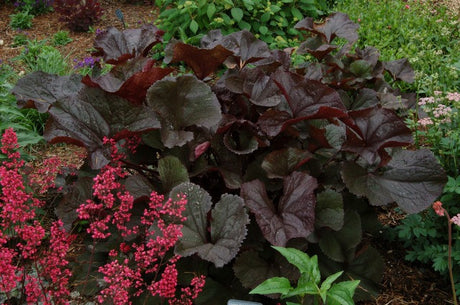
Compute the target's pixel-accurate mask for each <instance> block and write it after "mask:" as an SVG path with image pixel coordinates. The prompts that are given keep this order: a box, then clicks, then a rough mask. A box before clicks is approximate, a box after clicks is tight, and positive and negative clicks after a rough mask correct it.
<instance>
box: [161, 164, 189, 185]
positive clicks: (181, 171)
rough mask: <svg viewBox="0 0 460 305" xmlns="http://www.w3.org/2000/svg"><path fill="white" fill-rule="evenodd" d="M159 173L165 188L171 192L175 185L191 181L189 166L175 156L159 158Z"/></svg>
mask: <svg viewBox="0 0 460 305" xmlns="http://www.w3.org/2000/svg"><path fill="white" fill-rule="evenodd" d="M158 174H159V175H160V180H161V182H162V186H163V190H164V191H167V192H169V191H170V190H171V189H172V188H173V187H174V186H176V185H178V184H180V183H182V182H187V181H189V178H188V171H187V168H186V167H185V166H184V165H183V164H182V162H181V161H180V160H179V159H178V158H177V157H174V156H166V157H164V158H162V159H160V160H158Z"/></svg>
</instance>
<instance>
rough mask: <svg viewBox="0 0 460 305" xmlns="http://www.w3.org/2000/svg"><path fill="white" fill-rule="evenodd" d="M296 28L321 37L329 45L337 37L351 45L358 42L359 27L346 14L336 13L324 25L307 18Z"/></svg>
mask: <svg viewBox="0 0 460 305" xmlns="http://www.w3.org/2000/svg"><path fill="white" fill-rule="evenodd" d="M295 28H296V29H298V30H306V31H309V32H312V33H314V34H318V35H321V36H322V37H323V38H324V40H325V41H326V42H327V43H330V42H331V41H332V40H334V38H335V37H340V38H344V39H346V40H348V42H350V43H353V42H356V41H357V40H358V32H357V30H358V28H359V25H358V24H356V23H354V22H353V21H351V20H350V18H349V17H348V16H347V15H346V14H344V13H334V14H332V15H331V16H329V17H328V18H326V20H325V21H324V22H322V23H315V22H314V21H313V18H305V19H303V20H301V21H299V22H298V23H297V24H296V25H295Z"/></svg>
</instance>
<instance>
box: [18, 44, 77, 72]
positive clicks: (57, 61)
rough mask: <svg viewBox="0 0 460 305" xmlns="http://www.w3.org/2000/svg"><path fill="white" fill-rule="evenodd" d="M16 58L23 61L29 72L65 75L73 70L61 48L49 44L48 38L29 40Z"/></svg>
mask: <svg viewBox="0 0 460 305" xmlns="http://www.w3.org/2000/svg"><path fill="white" fill-rule="evenodd" d="M15 60H19V61H21V62H22V63H23V64H24V65H25V68H26V70H27V71H28V72H33V71H44V72H47V73H51V74H58V75H65V74H68V73H69V72H70V70H71V68H70V67H69V65H68V63H67V61H66V59H65V58H64V57H63V56H62V55H61V53H60V52H59V50H58V49H56V48H54V47H52V46H49V45H47V44H46V40H41V41H38V40H29V41H28V43H27V45H25V46H24V49H23V51H22V52H21V54H20V55H19V56H18V57H16V58H15Z"/></svg>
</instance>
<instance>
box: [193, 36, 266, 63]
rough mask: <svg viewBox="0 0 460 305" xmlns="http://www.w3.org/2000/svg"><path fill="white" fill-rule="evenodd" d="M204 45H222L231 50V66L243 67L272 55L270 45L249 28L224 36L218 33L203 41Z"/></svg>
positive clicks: (228, 61)
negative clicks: (248, 29)
mask: <svg viewBox="0 0 460 305" xmlns="http://www.w3.org/2000/svg"><path fill="white" fill-rule="evenodd" d="M202 45H206V46H207V48H214V47H216V46H218V45H221V46H222V47H224V48H225V49H227V50H229V51H231V52H232V53H233V55H232V56H231V57H230V58H228V59H227V61H226V64H227V65H228V66H230V67H239V68H242V67H244V66H245V65H246V64H248V63H252V62H256V61H258V60H261V59H263V58H268V57H270V55H271V54H270V49H269V48H268V45H267V44H266V43H265V42H263V41H262V40H259V39H257V38H256V37H255V36H254V35H253V34H252V33H251V32H249V31H247V30H243V31H239V32H234V33H231V34H229V35H226V36H223V37H220V36H219V35H217V36H215V37H214V38H213V39H211V38H209V39H207V40H205V41H204V42H203V41H202Z"/></svg>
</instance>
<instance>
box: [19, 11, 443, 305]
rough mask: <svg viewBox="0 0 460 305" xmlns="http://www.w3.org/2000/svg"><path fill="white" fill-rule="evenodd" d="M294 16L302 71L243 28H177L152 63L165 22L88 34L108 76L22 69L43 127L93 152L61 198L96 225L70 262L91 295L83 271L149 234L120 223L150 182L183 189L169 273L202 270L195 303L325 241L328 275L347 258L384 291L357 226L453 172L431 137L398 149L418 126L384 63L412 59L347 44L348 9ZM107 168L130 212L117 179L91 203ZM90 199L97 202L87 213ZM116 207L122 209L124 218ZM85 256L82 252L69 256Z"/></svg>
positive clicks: (368, 286)
mask: <svg viewBox="0 0 460 305" xmlns="http://www.w3.org/2000/svg"><path fill="white" fill-rule="evenodd" d="M296 30H298V31H299V32H302V33H304V35H305V38H304V39H305V40H304V41H303V42H302V43H301V45H300V46H299V48H298V50H297V52H298V53H299V54H309V56H311V57H312V58H314V59H315V60H314V61H312V62H305V63H304V65H303V67H302V68H298V69H295V70H294V69H292V68H291V61H290V54H289V53H288V52H285V51H282V50H276V49H275V50H273V49H272V50H271V49H270V48H269V47H268V45H267V44H266V43H264V42H263V41H261V40H258V39H256V37H255V36H254V35H253V34H251V33H250V32H248V31H240V32H236V33H233V34H229V35H223V34H222V33H221V32H219V31H211V32H210V33H208V35H206V36H204V37H203V39H202V40H201V46H200V47H196V46H192V45H189V44H185V43H183V42H178V41H176V42H173V43H171V44H170V45H168V47H167V49H166V50H165V55H166V57H165V63H164V64H162V63H157V62H155V61H154V60H152V59H150V58H149V57H147V55H148V54H149V51H150V50H151V48H152V47H153V46H154V45H155V44H159V43H160V42H161V31H159V30H158V29H156V28H155V27H153V26H144V27H143V28H141V29H128V30H125V31H123V32H120V31H118V30H116V29H114V28H110V29H108V30H107V31H105V32H103V33H101V34H100V35H98V36H97V38H96V41H95V45H94V46H95V49H96V50H97V51H96V52H95V53H94V54H93V55H94V56H100V57H101V58H102V60H103V61H104V62H106V63H109V64H111V65H113V68H112V70H111V71H110V72H109V73H107V74H104V75H101V74H100V73H99V72H98V71H99V70H98V68H97V67H98V65H97V63H96V65H95V69H93V73H92V74H90V75H86V76H84V77H82V76H80V75H70V76H57V75H51V74H47V73H44V72H34V73H31V74H29V75H27V76H26V77H24V78H22V79H21V80H19V81H18V83H17V85H16V86H15V88H14V89H13V92H14V94H15V95H16V97H17V99H18V101H19V103H20V105H21V106H23V107H24V106H28V107H35V108H36V109H37V110H38V111H40V112H43V113H45V112H47V113H49V115H50V119H49V121H48V123H47V126H46V129H45V132H44V137H45V139H46V140H47V141H49V142H51V143H54V142H68V143H74V144H78V145H81V146H84V147H85V148H86V149H87V151H88V159H87V164H86V166H85V167H84V168H83V169H81V170H80V171H79V173H78V175H77V176H76V177H69V178H68V179H66V180H63V181H66V182H65V183H63V184H62V185H61V186H62V187H63V189H62V191H63V192H64V193H63V197H62V198H61V199H60V200H56V202H57V206H56V214H57V216H58V217H59V218H61V219H62V221H63V225H64V227H65V228H68V229H70V228H74V230H76V229H78V228H79V229H81V230H82V231H83V232H86V231H87V230H89V232H88V234H90V235H93V238H96V241H97V242H95V241H94V240H92V239H89V236H88V240H87V241H86V242H87V246H86V247H87V248H85V249H90V250H91V251H90V252H91V253H93V257H94V258H95V259H93V260H92V262H93V264H90V267H89V268H88V269H87V270H84V271H83V272H81V270H80V271H78V272H74V274H75V275H76V276H79V275H80V276H84V278H83V279H82V278H78V280H77V281H76V283H77V285H76V287H75V289H76V290H78V291H80V293H81V294H82V295H89V296H90V295H93V294H95V293H97V291H96V292H95V291H88V290H87V288H88V287H91V288H96V289H97V287H98V286H97V285H88V284H87V283H88V281H87V279H88V278H91V279H94V280H95V281H97V279H99V280H102V277H103V275H102V274H101V273H98V272H97V269H98V268H99V267H101V266H104V265H105V264H107V260H108V259H109V253H110V249H119V252H118V254H117V255H122V254H120V253H123V251H127V252H128V253H133V252H132V251H135V250H137V249H139V244H138V243H137V241H138V239H141V240H142V236H143V235H142V234H141V235H137V233H136V234H134V233H133V234H134V237H131V238H133V239H131V238H130V237H129V235H131V234H129V233H126V232H127V231H129V230H130V229H132V228H133V227H136V225H138V222H139V218H140V217H141V214H142V212H141V211H142V209H143V207H146V206H148V202H149V195H150V194H151V192H152V191H157V192H159V193H162V194H165V196H166V197H169V198H173V199H174V198H177V197H176V196H177V195H178V194H185V196H186V198H187V202H188V203H187V205H186V206H185V211H184V216H185V217H186V220H184V222H183V229H182V234H183V236H182V237H181V238H180V239H179V240H178V241H177V243H176V245H175V251H174V253H175V254H177V255H181V256H183V257H184V258H183V259H181V260H180V261H178V262H177V269H178V270H179V272H178V273H179V278H178V283H186V284H187V283H190V274H196V273H198V274H200V275H201V274H202V275H205V276H206V286H205V287H204V290H203V292H202V293H201V294H200V296H198V298H197V299H196V301H195V302H196V303H197V304H215V302H216V300H219V301H218V302H220V303H224V302H225V301H226V300H227V299H229V298H230V297H243V298H246V297H247V293H248V291H249V290H250V289H253V288H255V287H256V286H257V285H258V284H260V283H261V282H263V281H264V280H265V279H266V277H267V274H269V275H272V276H284V277H286V278H289V279H290V280H293V281H296V280H297V279H298V276H299V274H298V273H296V272H295V270H293V269H292V268H291V267H289V264H287V262H285V261H283V260H282V257H281V256H279V255H278V254H277V253H276V251H273V250H271V249H272V248H271V245H275V246H295V247H296V248H298V249H301V250H302V251H307V252H308V253H309V254H310V255H318V258H319V263H320V268H321V273H322V274H323V276H325V277H327V276H329V275H332V274H336V273H337V272H339V271H343V273H341V278H340V280H344V279H349V278H350V277H352V278H354V279H357V280H360V285H359V286H358V287H357V289H356V294H355V295H356V299H357V300H359V299H365V298H366V297H369V294H372V293H375V292H376V291H377V283H378V282H379V280H380V276H381V272H382V268H383V265H382V264H383V262H382V260H381V258H380V257H379V255H378V253H377V251H376V250H375V249H374V248H373V247H372V246H370V245H369V244H368V243H367V242H366V241H365V240H364V239H363V232H364V231H366V232H371V233H372V232H375V230H376V228H377V227H378V222H377V219H376V218H375V214H374V212H375V211H374V209H373V208H372V206H373V205H374V206H375V205H377V206H380V205H386V204H389V203H392V202H397V203H398V205H399V207H400V208H401V209H402V210H404V211H406V212H409V213H416V212H419V211H422V210H424V209H425V208H427V207H428V206H430V205H431V203H432V202H433V201H434V200H435V199H436V198H437V197H438V196H439V195H440V194H441V192H442V189H443V187H444V184H445V180H446V177H445V174H444V172H443V170H442V167H441V166H440V165H439V163H438V162H437V160H436V159H435V157H434V155H433V154H432V153H431V152H430V151H429V150H426V149H421V150H406V149H403V148H404V147H405V146H407V145H409V144H411V143H412V135H411V130H410V129H409V128H408V127H407V126H406V125H405V122H404V120H403V118H401V117H400V116H399V115H398V113H404V112H405V111H407V108H408V107H410V106H411V105H413V104H414V102H415V101H414V99H412V97H411V96H410V95H407V96H406V95H401V93H400V92H398V91H397V90H394V89H392V88H391V86H390V85H389V84H388V83H386V82H385V74H389V75H390V76H391V77H392V78H394V79H398V80H402V81H409V82H410V81H412V80H413V72H412V70H411V69H410V67H409V65H408V62H407V60H402V59H401V60H396V61H389V62H384V61H381V60H380V59H379V53H378V51H377V50H376V49H375V48H371V47H367V48H365V49H359V48H357V49H353V45H354V44H355V43H356V41H357V39H358V35H357V32H356V30H357V24H355V23H353V22H351V21H350V20H349V19H348V17H347V16H346V15H344V14H340V13H337V14H334V15H332V16H330V18H328V19H327V20H326V21H325V22H323V23H315V22H314V21H313V19H311V18H307V19H303V20H302V21H300V22H299V23H298V24H297V25H296ZM338 38H340V39H341V40H342V41H340V44H336V43H335V42H336V41H337V39H338ZM343 41H345V42H346V43H345V44H344V43H343ZM128 46H129V48H128ZM132 46H135V47H134V48H132ZM178 62H184V63H185V64H186V66H187V67H189V70H188V71H185V72H188V73H184V71H178V70H177V64H176V63H178ZM221 69H223V70H221ZM179 72H180V73H179ZM217 72H219V74H220V75H221V76H220V77H217V78H216V77H215V74H216V73H217ZM210 76H212V77H210ZM134 140H136V141H134ZM115 144H117V145H118V146H117V147H118V148H117V149H120V153H119V154H115V156H116V158H115V159H114V155H113V154H114V152H115V151H116V150H115ZM133 147H136V150H135V151H133V150H132V149H130V148H133ZM114 161H116V162H115V163H114ZM114 164H116V166H115V167H114ZM110 168H115V169H113V170H109V169H110ZM104 173H107V174H110V173H112V174H114V175H112V176H110V177H111V178H110V179H112V180H111V181H113V182H114V183H116V185H117V187H118V186H120V187H122V189H123V190H126V191H127V192H129V194H130V195H131V196H132V199H133V202H132V204H133V208H134V211H131V212H132V214H130V215H132V218H129V217H126V218H125V217H124V216H123V217H122V216H121V215H120V217H121V218H120V217H115V216H113V215H114V214H113V213H114V211H113V210H112V209H113V207H114V206H115V207H118V206H120V211H127V210H131V209H130V208H125V204H127V203H126V202H125V201H124V200H125V199H124V196H122V195H123V194H124V193H123V192H120V193H117V192H116V191H115V189H113V188H112V189H110V190H109V193H108V194H109V195H110V194H111V196H114V197H113V198H114V199H116V204H115V205H111V203H110V204H109V203H106V202H105V201H104V200H106V198H98V199H99V201H98V200H96V201H94V198H93V195H92V192H93V186H92V181H93V180H92V178H94V177H96V181H98V180H99V179H102V178H103V177H104V175H105V174H104ZM120 173H122V174H120ZM100 181H102V180H100ZM401 181H404V183H403V182H401ZM86 200H89V201H86ZM82 202H83V203H84V202H86V203H87V204H83V206H82ZM369 203H370V205H369ZM91 209H93V210H94V211H96V212H97V213H86V214H85V213H84V212H85V211H86V212H87V211H88V210H91ZM88 214H90V215H94V216H93V217H89V219H87V217H86V216H84V217H82V215H88ZM128 214H129V213H128ZM85 217H86V218H85ZM113 219H121V220H123V219H124V220H123V221H124V222H122V226H120V227H118V226H117V222H116V221H115V222H112V220H113ZM123 230H124V231H123ZM123 232H124V233H125V234H127V235H126V236H123ZM145 234H147V233H145ZM134 245H136V246H134ZM127 246H129V249H130V250H126V249H127V248H126V247H127ZM123 249H125V250H123ZM133 249H135V250H133ZM130 251H131V252H130ZM96 258H97V259H96ZM87 260H88V256H86V257H85V256H84V255H83V254H81V255H77V256H76V264H75V267H76V268H77V267H78V266H81V265H82V264H79V263H78V262H86V261H87ZM86 265H87V264H86ZM190 266H194V267H195V268H193V269H192V270H190V269H187V268H190ZM254 266H258V268H254ZM164 270H165V271H166V269H164ZM88 274H90V276H89V277H88ZM234 274H235V275H236V278H235V277H234ZM184 277H185V278H184ZM130 278H131V279H133V278H134V277H130ZM143 278H144V279H145V275H144V277H143ZM106 281H107V280H106ZM78 283H82V284H81V285H78ZM85 283H86V284H85ZM130 283H133V282H130ZM141 297H142V296H141ZM143 297H146V296H143ZM265 301H266V302H270V303H272V302H273V303H274V302H277V301H270V300H266V299H265Z"/></svg>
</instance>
